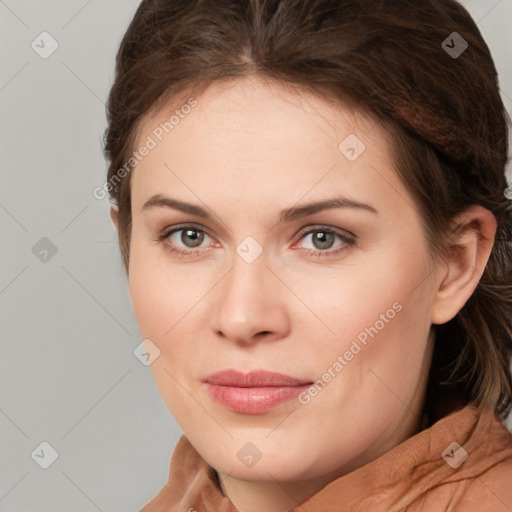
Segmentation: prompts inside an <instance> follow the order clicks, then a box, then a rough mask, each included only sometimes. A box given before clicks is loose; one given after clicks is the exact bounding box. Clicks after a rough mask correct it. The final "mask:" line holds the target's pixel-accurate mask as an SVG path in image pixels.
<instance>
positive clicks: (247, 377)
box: [203, 369, 311, 388]
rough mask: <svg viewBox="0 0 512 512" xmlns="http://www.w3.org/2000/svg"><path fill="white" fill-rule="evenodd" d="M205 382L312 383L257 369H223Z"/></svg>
mask: <svg viewBox="0 0 512 512" xmlns="http://www.w3.org/2000/svg"><path fill="white" fill-rule="evenodd" d="M203 382H207V383H209V384H215V385H217V386H232V387H239V388H256V387H278V386H301V385H304V384H311V381H309V380H304V379H296V378H295V377H290V376H289V375H284V374H282V373H276V372H268V371H266V370H255V371H252V372H249V373H241V372H239V371H237V370H232V369H229V370H221V371H219V372H215V373H212V374H211V375H209V376H208V377H206V378H205V379H203Z"/></svg>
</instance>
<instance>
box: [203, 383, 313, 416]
mask: <svg viewBox="0 0 512 512" xmlns="http://www.w3.org/2000/svg"><path fill="white" fill-rule="evenodd" d="M310 386H311V384H305V385H302V386H280V387H277V386H276V387H262V388H239V387H231V386H218V385H215V384H209V383H206V389H207V391H208V393H209V394H210V396H211V397H212V398H214V399H215V400H216V401H217V402H219V403H220V404H222V405H223V406H224V407H226V408H228V409H230V410H232V411H234V412H239V413H243V414H261V413H264V412H267V411H270V410H271V409H274V408H275V407H277V406H279V405H281V404H283V403H284V402H288V401H289V400H292V399H293V398H296V397H297V396H299V395H300V394H301V393H302V392H303V391H304V390H306V389H308V388H309V387H310Z"/></svg>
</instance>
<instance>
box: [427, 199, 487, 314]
mask: <svg viewBox="0 0 512 512" xmlns="http://www.w3.org/2000/svg"><path fill="white" fill-rule="evenodd" d="M454 225H455V226H457V229H456V230H455V231H454V232H453V234H452V235H451V236H450V237H449V240H448V241H447V249H446V256H445V259H444V262H445V265H446V266H445V267H444V268H445V272H444V274H443V276H442V278H441V279H440V282H439V286H438V289H437V293H436V296H435V299H434V302H433V308H432V318H431V321H432V323H433V324H444V323H446V322H448V321H450V320H451V319H452V318H454V317H455V316H456V315H457V313H458V312H459V311H460V310H461V309H462V307H463V306H464V304H466V302H467V301H468V299H469V298H470V297H471V295H472V294H473V292H474V290H475V288H476V287H477V285H478V282H479V281H480V277H481V276H482V274H483V272H484V269H485V266H486V264H487V261H488V260H489V256H490V254H491V250H492V247H493V244H494V237H495V234H496V227H497V223H496V218H495V217H494V215H493V214H492V213H491V212H490V211H489V210H486V209H485V208H483V207H481V206H472V207H471V208H469V209H467V210H466V211H465V212H464V213H463V214H461V215H459V216H457V218H456V219H454Z"/></svg>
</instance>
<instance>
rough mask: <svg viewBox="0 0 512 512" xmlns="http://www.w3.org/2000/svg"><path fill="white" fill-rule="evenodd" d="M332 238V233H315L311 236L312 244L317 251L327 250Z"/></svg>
mask: <svg viewBox="0 0 512 512" xmlns="http://www.w3.org/2000/svg"><path fill="white" fill-rule="evenodd" d="M333 236H334V235H333V233H329V232H328V231H316V232H315V235H314V236H313V242H314V244H315V246H316V247H317V248H318V249H329V248H330V247H331V245H332V241H333ZM326 240H327V241H326ZM317 242H318V243H319V246H318V245H317Z"/></svg>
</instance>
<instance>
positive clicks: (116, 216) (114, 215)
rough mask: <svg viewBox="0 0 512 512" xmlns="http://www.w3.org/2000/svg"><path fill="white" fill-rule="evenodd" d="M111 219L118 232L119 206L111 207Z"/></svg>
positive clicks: (113, 205)
mask: <svg viewBox="0 0 512 512" xmlns="http://www.w3.org/2000/svg"><path fill="white" fill-rule="evenodd" d="M110 219H111V220H112V224H114V227H115V228H116V230H117V229H118V225H119V206H117V204H112V205H110Z"/></svg>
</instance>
